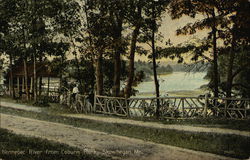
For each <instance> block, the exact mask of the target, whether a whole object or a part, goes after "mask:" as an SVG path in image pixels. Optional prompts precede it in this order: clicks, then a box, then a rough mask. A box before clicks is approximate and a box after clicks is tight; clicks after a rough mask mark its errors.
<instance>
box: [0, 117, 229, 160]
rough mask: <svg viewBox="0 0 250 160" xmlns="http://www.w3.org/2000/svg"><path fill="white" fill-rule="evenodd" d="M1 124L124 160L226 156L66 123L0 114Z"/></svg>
mask: <svg viewBox="0 0 250 160" xmlns="http://www.w3.org/2000/svg"><path fill="white" fill-rule="evenodd" d="M0 125H1V128H5V129H8V130H11V131H13V132H14V133H17V134H22V135H26V136H35V137H40V138H45V139H48V140H53V141H56V142H60V143H65V144H68V145H70V146H74V147H78V148H80V149H82V150H83V151H84V152H86V153H94V154H96V155H100V156H102V155H105V156H111V157H112V158H113V159H126V160H137V159H138V160H139V159H140V160H166V159H168V160H181V159H185V160H194V159H195V160H230V159H231V158H228V157H223V156H218V155H214V154H210V153H205V152H199V151H192V150H188V149H182V148H178V147H172V146H167V145H162V144H156V143H152V142H146V141H143V140H138V139H134V138H128V137H123V136H117V135H112V134H107V133H103V132H98V131H92V130H88V129H82V128H76V127H72V126H69V125H64V124H59V123H52V122H46V121H40V120H35V119H30V118H23V117H19V116H12V115H7V114H1V123H0Z"/></svg>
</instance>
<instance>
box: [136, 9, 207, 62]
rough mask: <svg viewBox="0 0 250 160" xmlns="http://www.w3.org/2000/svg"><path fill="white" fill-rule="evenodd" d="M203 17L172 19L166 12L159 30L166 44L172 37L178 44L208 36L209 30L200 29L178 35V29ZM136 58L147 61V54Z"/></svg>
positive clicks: (166, 60) (173, 42) (173, 41)
mask: <svg viewBox="0 0 250 160" xmlns="http://www.w3.org/2000/svg"><path fill="white" fill-rule="evenodd" d="M201 18H202V15H200V16H198V17H197V18H191V17H188V16H183V17H182V18H180V19H175V20H172V19H171V17H170V16H169V15H168V14H167V13H165V15H164V16H163V18H162V25H161V27H160V28H159V32H160V33H161V34H162V35H163V38H164V39H163V40H164V44H165V42H166V41H167V40H168V39H170V41H171V43H172V44H173V45H178V44H181V43H184V42H187V41H190V40H191V39H193V38H199V39H202V38H204V37H205V36H207V31H206V30H205V31H198V32H197V33H196V34H194V35H179V36H177V35H176V30H177V29H179V28H182V27H183V26H185V25H186V24H187V23H193V22H195V21H196V20H199V19H201ZM164 44H158V45H160V46H161V45H164ZM135 59H136V60H143V61H147V60H148V59H147V57H146V56H136V58H135ZM160 62H165V63H170V64H171V63H176V61H173V60H170V59H162V60H160Z"/></svg>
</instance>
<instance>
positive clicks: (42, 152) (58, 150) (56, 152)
mask: <svg viewBox="0 0 250 160" xmlns="http://www.w3.org/2000/svg"><path fill="white" fill-rule="evenodd" d="M0 142H1V145H0V150H1V152H0V159H1V158H2V159H5V160H14V159H15V160H24V159H25V160H41V159H42V160H55V159H60V160H68V159H73V160H104V159H108V158H100V157H97V156H95V155H90V154H86V153H85V152H84V151H83V150H79V149H78V148H74V147H70V146H68V145H65V144H60V143H55V142H53V141H48V140H44V139H40V138H33V137H26V136H22V135H17V134H14V133H12V132H10V131H7V130H5V129H2V128H0Z"/></svg>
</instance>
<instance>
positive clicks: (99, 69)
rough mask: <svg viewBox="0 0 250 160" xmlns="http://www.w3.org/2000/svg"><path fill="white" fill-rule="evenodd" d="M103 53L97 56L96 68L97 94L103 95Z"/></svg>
mask: <svg viewBox="0 0 250 160" xmlns="http://www.w3.org/2000/svg"><path fill="white" fill-rule="evenodd" d="M102 61H103V58H102V52H100V53H99V55H97V59H96V67H95V72H96V73H95V75H96V94H97V95H102V94H103V71H102Z"/></svg>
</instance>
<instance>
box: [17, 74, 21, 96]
mask: <svg viewBox="0 0 250 160" xmlns="http://www.w3.org/2000/svg"><path fill="white" fill-rule="evenodd" d="M17 92H18V95H19V94H20V80H19V77H17Z"/></svg>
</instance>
